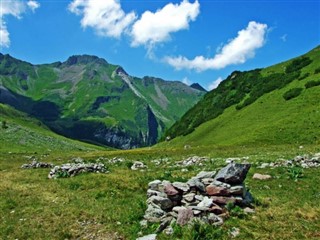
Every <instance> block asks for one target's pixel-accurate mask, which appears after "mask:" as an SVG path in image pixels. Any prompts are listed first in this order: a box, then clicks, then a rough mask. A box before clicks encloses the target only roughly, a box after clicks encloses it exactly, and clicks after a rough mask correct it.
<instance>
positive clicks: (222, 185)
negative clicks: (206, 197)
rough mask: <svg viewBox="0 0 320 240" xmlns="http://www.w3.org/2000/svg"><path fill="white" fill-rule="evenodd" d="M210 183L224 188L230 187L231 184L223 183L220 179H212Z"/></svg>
mask: <svg viewBox="0 0 320 240" xmlns="http://www.w3.org/2000/svg"><path fill="white" fill-rule="evenodd" d="M211 185H215V186H218V187H224V188H231V185H230V184H228V183H224V182H221V181H217V180H214V181H213V182H212V183H211Z"/></svg>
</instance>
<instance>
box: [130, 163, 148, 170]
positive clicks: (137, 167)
mask: <svg viewBox="0 0 320 240" xmlns="http://www.w3.org/2000/svg"><path fill="white" fill-rule="evenodd" d="M145 168H147V166H146V165H144V163H143V162H139V161H135V162H134V163H133V164H132V166H131V170H141V169H145Z"/></svg>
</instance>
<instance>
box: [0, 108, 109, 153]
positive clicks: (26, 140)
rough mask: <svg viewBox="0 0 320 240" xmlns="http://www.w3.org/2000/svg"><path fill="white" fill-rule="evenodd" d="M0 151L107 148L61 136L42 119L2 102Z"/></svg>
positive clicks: (0, 110)
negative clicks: (41, 120)
mask: <svg viewBox="0 0 320 240" xmlns="http://www.w3.org/2000/svg"><path fill="white" fill-rule="evenodd" d="M0 142H1V144H0V152H1V153H5V152H6V153H8V152H13V153H14V152H15V153H17V152H24V153H34V152H38V151H40V152H47V153H49V152H63V151H69V152H72V151H93V150H102V149H105V148H101V147H97V146H94V145H89V144H86V143H82V142H78V141H75V140H71V139H68V138H65V137H62V136H59V135H57V134H55V133H53V132H52V131H50V129H48V128H47V127H46V126H45V125H43V123H41V122H40V121H38V120H36V119H34V118H31V117H29V116H27V115H26V114H25V113H22V112H19V111H17V110H15V109H14V108H12V107H10V106H7V105H3V104H0Z"/></svg>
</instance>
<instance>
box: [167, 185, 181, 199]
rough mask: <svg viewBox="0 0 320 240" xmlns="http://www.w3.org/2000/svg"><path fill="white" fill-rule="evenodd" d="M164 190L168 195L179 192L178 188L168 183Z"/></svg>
mask: <svg viewBox="0 0 320 240" xmlns="http://www.w3.org/2000/svg"><path fill="white" fill-rule="evenodd" d="M164 192H165V193H166V194H167V195H168V196H175V195H178V194H179V192H178V190H177V189H175V188H174V187H173V186H172V185H171V184H166V185H165V186H164Z"/></svg>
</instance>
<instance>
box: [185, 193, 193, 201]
mask: <svg viewBox="0 0 320 240" xmlns="http://www.w3.org/2000/svg"><path fill="white" fill-rule="evenodd" d="M195 195H196V194H194V193H188V194H186V195H183V199H184V200H185V201H187V202H192V201H193V200H194V197H195Z"/></svg>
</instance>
